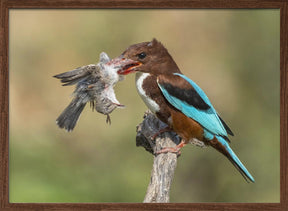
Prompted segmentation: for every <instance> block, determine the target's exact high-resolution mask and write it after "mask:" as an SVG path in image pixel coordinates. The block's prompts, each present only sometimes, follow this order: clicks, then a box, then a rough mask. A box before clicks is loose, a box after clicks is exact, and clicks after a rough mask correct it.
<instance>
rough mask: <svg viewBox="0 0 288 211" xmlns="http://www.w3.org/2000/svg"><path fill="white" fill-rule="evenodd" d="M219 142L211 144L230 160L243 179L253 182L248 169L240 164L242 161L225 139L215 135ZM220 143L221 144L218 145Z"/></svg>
mask: <svg viewBox="0 0 288 211" xmlns="http://www.w3.org/2000/svg"><path fill="white" fill-rule="evenodd" d="M216 137H217V139H218V142H219V143H215V144H211V145H212V146H213V147H214V148H215V149H217V150H218V151H220V152H221V153H223V154H224V155H225V156H226V157H227V158H228V159H229V160H230V161H231V163H232V164H233V165H234V166H235V167H236V168H237V170H238V171H239V172H240V173H241V175H242V176H243V177H244V179H245V180H246V181H247V182H249V180H250V181H251V182H255V180H254V178H253V177H252V175H251V174H250V173H249V171H248V170H247V169H246V168H245V166H244V165H243V164H242V162H241V161H240V160H239V158H238V157H237V155H236V154H235V153H234V152H233V150H232V149H231V148H230V146H229V144H228V143H227V141H226V140H225V139H224V138H223V137H221V136H216ZM220 144H221V145H220Z"/></svg>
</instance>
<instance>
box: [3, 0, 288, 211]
mask: <svg viewBox="0 0 288 211" xmlns="http://www.w3.org/2000/svg"><path fill="white" fill-rule="evenodd" d="M17 8H19V9H20V8H22V9H39V8H41V9H48V8H59V9H76V8H82V9H84V8H157V9H160V8H166V9H167V8H170V9H173V8H178V9H179V8H193V9H198V8H199V9H200V8H201V9H207V8H213V9H217V8H221V9H223V8H227V9H241V8H245V9H247V8H253V9H255V8H263V9H264V8H265V9H270V8H271V9H272V8H273V9H280V26H281V29H280V44H281V47H280V167H281V170H280V182H281V188H280V194H281V195H280V203H167V204H147V203H9V126H8V125H9V71H8V67H9V64H8V49H9V46H8V44H9V42H8V40H9V39H8V38H9V35H8V33H9V9H17ZM0 27H1V31H0V32H1V33H0V52H1V54H0V58H1V60H0V61H1V62H0V63H1V74H0V86H1V87H0V96H1V100H0V110H1V112H0V121H1V127H0V170H1V171H0V209H1V210H16V209H17V210H85V209H87V210H110V209H111V210H122V209H123V210H124V209H125V210H190V209H193V210H288V183H287V180H288V163H287V161H288V149H287V147H288V139H287V135H288V112H287V105H288V83H287V81H288V73H287V66H288V41H287V40H288V39H287V38H288V1H287V0H274V1H272V0H249V1H247V0H237V1H236V0H235V1H233V0H172V1H171V0H167V1H165V0H146V1H137V0H112V1H107V0H62V1H61V0H56V1H49V0H42V1H39V0H21V1H20V0H19V1H17V0H1V26H0Z"/></svg>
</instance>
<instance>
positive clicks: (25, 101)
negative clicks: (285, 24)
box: [9, 9, 280, 202]
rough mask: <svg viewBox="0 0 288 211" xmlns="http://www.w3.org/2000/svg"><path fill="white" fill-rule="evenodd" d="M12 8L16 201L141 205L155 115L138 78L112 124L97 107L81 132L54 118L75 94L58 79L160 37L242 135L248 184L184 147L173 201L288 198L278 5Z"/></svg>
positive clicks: (214, 159)
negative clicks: (148, 115)
mask: <svg viewBox="0 0 288 211" xmlns="http://www.w3.org/2000/svg"><path fill="white" fill-rule="evenodd" d="M9 11H10V14H9V15H10V16H9V17H10V22H9V84H10V90H9V91H10V95H9V96H10V99H9V100H10V101H9V114H10V117H9V127H10V128H9V131H10V136H9V147H10V148H9V150H10V151H9V152H10V155H9V156H10V160H9V164H10V171H9V185H10V186H9V191H10V192H9V193H10V202H141V201H142V200H143V198H144V195H145V192H146V187H147V185H148V183H149V179H150V171H151V167H152V159H153V158H152V156H151V155H150V154H148V153H147V152H146V151H145V150H144V149H143V148H137V147H136V146H135V136H136V129H135V127H136V125H137V124H138V123H140V122H141V121H142V117H143V113H144V111H145V110H146V107H145V105H144V103H143V102H142V101H141V99H140V97H139V96H138V95H137V92H136V89H135V85H134V75H128V76H127V77H126V79H125V81H123V82H120V83H119V84H117V85H116V87H115V90H116V95H117V98H118V100H119V101H120V102H121V103H122V104H125V105H126V108H125V109H119V110H115V111H114V112H113V113H112V115H111V118H112V124H111V125H107V124H106V123H105V119H106V117H105V116H104V115H101V114H99V113H97V112H92V111H91V110H90V108H89V106H87V108H86V109H85V111H84V112H83V114H82V116H81V118H80V121H79V122H78V125H77V126H76V128H75V130H74V131H73V132H71V133H67V132H66V131H64V130H61V129H59V128H58V127H57V126H56V124H55V120H56V118H57V116H58V115H59V114H60V113H61V111H62V110H63V109H64V108H65V106H67V105H68V103H69V101H70V100H71V98H70V97H69V96H70V95H71V93H72V91H73V87H62V86H61V85H60V82H59V81H58V80H56V79H55V78H53V77H52V76H53V75H55V74H57V73H61V72H65V71H68V70H71V69H73V68H76V67H78V66H82V65H87V64H91V63H95V62H97V61H98V57H99V54H100V53H101V52H102V51H105V52H106V53H108V55H109V56H110V57H111V58H113V57H116V56H118V55H120V54H121V53H122V52H123V51H124V50H125V49H126V48H127V47H128V46H129V45H131V44H134V43H138V42H143V41H149V40H152V38H154V37H155V38H157V39H158V40H159V41H161V42H162V43H163V44H164V45H165V46H166V47H167V49H168V50H169V52H170V54H171V55H172V56H173V58H174V59H175V61H176V63H177V64H178V66H179V67H180V69H181V70H182V72H183V73H184V74H185V75H187V76H188V77H190V78H191V79H192V80H194V81H195V82H196V83H197V84H198V85H199V86H200V87H201V88H202V89H203V90H205V92H206V94H207V95H208V97H209V98H210V100H211V102H212V103H213V104H214V106H215V108H216V110H217V111H218V112H219V113H220V114H221V116H222V118H223V119H224V120H225V121H226V122H227V123H228V125H229V126H230V128H231V129H232V130H233V132H234V133H235V136H234V137H231V141H232V143H231V146H232V148H233V149H234V151H235V152H236V153H237V155H238V156H239V158H240V159H241V161H242V162H243V163H244V164H245V166H246V167H247V168H248V170H249V171H250V172H251V174H252V175H253V176H254V178H255V180H256V182H255V183H254V184H248V183H246V182H245V180H244V179H243V178H242V177H241V175H240V174H239V173H238V171H237V170H236V169H235V168H234V167H233V165H232V164H230V162H229V161H228V160H227V159H226V158H225V157H224V156H223V155H221V154H220V153H218V152H216V151H215V150H214V149H212V148H206V149H201V148H198V147H196V146H192V145H188V146H186V147H185V148H184V149H182V155H181V157H180V158H179V160H178V166H177V169H176V173H175V177H174V181H173V184H172V189H171V202H279V200H280V162H279V160H280V157H279V154H280V153H279V151H280V149H279V147H280V138H279V137H280V126H279V125H280V116H279V107H280V106H279V104H280V97H279V95H280V70H279V69H280V67H279V66H280V13H279V12H280V11H279V10H272V9H267V10H264V9H263V10H260V9H257V10H251V9H250V10H198V9H197V10H193V9H190V10H188V9H185V10H163V9H162V10H156V9H153V10H140V9H137V10H124V9H121V10H117V9H114V10H104V9H98V10H97V9H91V10H76V9H75V10H42V9H41V10H40V9H39V10H38V9H35V10H26V9H15V10H9Z"/></svg>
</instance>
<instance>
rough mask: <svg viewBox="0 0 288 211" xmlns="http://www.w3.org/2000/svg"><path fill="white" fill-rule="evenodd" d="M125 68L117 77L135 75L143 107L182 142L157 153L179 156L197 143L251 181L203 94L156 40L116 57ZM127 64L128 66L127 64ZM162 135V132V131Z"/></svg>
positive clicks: (227, 132)
mask: <svg viewBox="0 0 288 211" xmlns="http://www.w3.org/2000/svg"><path fill="white" fill-rule="evenodd" d="M118 59H122V60H123V62H126V63H127V64H128V65H126V66H124V67H123V68H121V69H120V70H119V71H118V73H119V74H123V75H127V74H129V73H133V72H136V87H137V91H138V93H139V95H140V96H141V98H142V100H143V101H144V102H145V104H146V105H147V107H148V108H149V109H150V110H151V111H152V112H153V113H154V114H155V115H156V116H157V117H158V118H159V119H160V120H161V121H163V122H164V123H166V124H167V125H168V127H167V128H169V129H170V130H173V131H175V132H176V133H177V134H178V135H179V136H180V137H181V138H182V141H181V143H180V144H179V145H177V146H176V147H175V148H164V149H162V150H160V151H159V152H158V153H163V152H176V153H177V152H179V150H180V149H181V147H183V146H184V145H185V144H187V143H189V142H193V140H195V139H197V140H199V141H201V142H203V143H204V144H205V145H210V146H212V147H214V148H215V149H216V150H218V151H219V152H221V153H222V154H224V155H225V156H226V157H227V158H228V159H229V160H230V161H231V162H232V164H233V165H234V166H235V167H236V168H237V169H238V171H239V172H240V173H241V174H242V176H243V177H244V178H245V179H246V180H247V181H248V180H250V181H252V182H254V178H253V177H252V175H251V174H250V173H249V172H248V170H247V169H246V168H245V166H244V165H243V164H242V163H241V161H240V160H239V158H238V157H237V156H236V154H235V153H234V152H233V151H232V149H231V148H230V146H229V142H230V141H229V139H228V134H229V135H232V136H233V133H232V131H231V130H230V128H229V127H228V126H227V124H226V123H225V122H224V121H223V120H222V119H221V118H220V116H219V115H218V114H217V112H216V110H215V109H214V107H213V105H212V104H211V102H210V100H209V99H208V97H207V96H206V94H205V93H204V91H203V90H202V89H201V88H200V87H199V86H198V85H197V84H196V83H195V82H193V81H192V80H191V79H189V78H188V77H186V76H185V75H183V74H182V73H181V71H180V70H179V68H178V66H177V64H176V63H175V62H174V60H173V58H172V57H171V55H170V54H169V53H168V51H167V49H166V48H165V47H164V46H163V45H162V44H161V43H160V42H158V41H157V40H156V39H153V40H152V41H151V42H143V43H139V44H134V45H131V46H130V47H128V48H127V49H126V50H125V51H124V52H123V53H122V54H121V55H120V56H119V57H118ZM127 60H129V62H127ZM163 131H164V130H163Z"/></svg>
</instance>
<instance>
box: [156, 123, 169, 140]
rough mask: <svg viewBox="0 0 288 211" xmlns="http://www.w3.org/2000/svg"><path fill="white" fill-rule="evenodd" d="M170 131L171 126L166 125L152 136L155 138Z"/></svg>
mask: <svg viewBox="0 0 288 211" xmlns="http://www.w3.org/2000/svg"><path fill="white" fill-rule="evenodd" d="M169 131H172V129H171V127H169V126H166V127H164V128H162V129H160V130H159V131H158V132H156V133H155V134H154V135H153V136H152V137H151V139H152V140H154V139H155V138H156V137H157V136H159V135H160V134H161V133H165V132H169Z"/></svg>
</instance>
